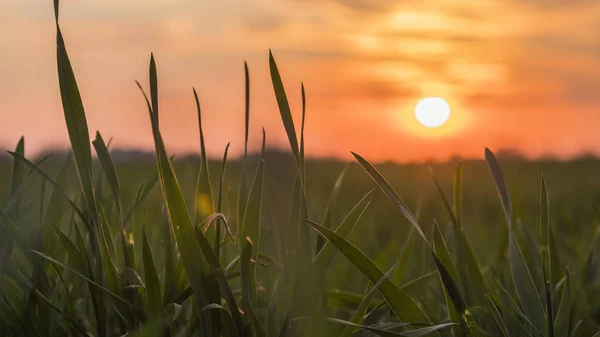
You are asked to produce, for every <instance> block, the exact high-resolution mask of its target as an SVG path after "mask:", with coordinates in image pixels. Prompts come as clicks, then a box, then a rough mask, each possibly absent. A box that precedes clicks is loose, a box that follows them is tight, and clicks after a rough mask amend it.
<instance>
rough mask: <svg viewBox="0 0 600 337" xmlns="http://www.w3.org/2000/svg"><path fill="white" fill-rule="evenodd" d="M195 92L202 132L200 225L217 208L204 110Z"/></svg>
mask: <svg viewBox="0 0 600 337" xmlns="http://www.w3.org/2000/svg"><path fill="white" fill-rule="evenodd" d="M193 91H194V100H195V101H196V110H197V113H198V129H199V130H200V173H199V175H198V185H197V188H196V223H198V222H199V221H200V220H202V219H205V218H206V217H208V216H209V215H211V214H213V213H214V212H215V206H214V201H213V194H212V187H211V185H210V175H209V173H208V159H207V156H206V145H205V143H204V130H203V129H202V110H201V109H200V101H199V99H198V94H197V93H196V89H193Z"/></svg>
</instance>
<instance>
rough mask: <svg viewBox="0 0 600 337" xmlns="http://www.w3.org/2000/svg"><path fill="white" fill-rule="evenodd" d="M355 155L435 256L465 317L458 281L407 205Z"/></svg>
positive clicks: (451, 294) (454, 300) (362, 159)
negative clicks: (436, 251)
mask: <svg viewBox="0 0 600 337" xmlns="http://www.w3.org/2000/svg"><path fill="white" fill-rule="evenodd" d="M353 155H354V157H355V158H356V159H357V160H358V162H359V163H360V164H361V166H362V167H363V168H364V169H365V171H367V173H368V174H369V175H370V176H371V178H373V180H374V181H375V183H376V184H377V185H378V186H379V187H380V188H381V190H382V191H383V192H384V193H385V194H386V196H387V197H388V198H389V199H390V200H391V201H392V203H393V204H394V205H395V206H396V207H397V208H398V209H399V210H400V211H401V212H402V213H403V214H404V216H405V217H406V219H407V220H408V221H409V222H410V223H411V225H412V226H413V228H414V229H415V231H416V232H417V233H418V234H419V236H420V237H421V239H422V240H423V242H424V243H425V245H426V246H427V248H428V249H429V251H430V252H431V255H432V256H433V259H434V262H435V264H436V266H437V267H438V270H439V271H440V276H441V278H442V281H443V283H444V286H445V287H446V290H447V291H448V293H449V296H450V298H451V299H452V302H454V305H455V307H456V310H458V312H459V313H460V314H461V315H465V314H466V313H467V304H466V302H465V300H464V298H463V296H462V294H461V293H460V289H459V288H458V285H457V283H456V281H455V280H454V278H452V276H451V274H450V272H449V271H448V269H447V267H446V266H445V265H444V263H443V262H442V261H441V259H440V258H439V256H438V255H437V254H436V253H435V250H434V249H433V246H432V245H431V244H430V243H429V241H428V240H427V237H426V236H425V233H424V232H423V230H422V229H421V226H420V225H419V223H418V222H417V219H416V218H415V216H414V215H413V214H412V212H411V211H410V210H409V209H408V207H407V206H406V204H404V202H403V201H402V200H401V199H400V197H399V196H398V194H397V193H396V191H394V189H393V188H392V187H391V186H390V184H389V183H388V182H387V181H386V180H385V178H383V176H382V175H381V173H379V171H377V169H375V167H373V165H371V164H370V163H369V162H368V161H366V160H365V159H364V158H363V157H361V156H359V155H358V154H356V153H353Z"/></svg>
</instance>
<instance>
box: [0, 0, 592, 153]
mask: <svg viewBox="0 0 600 337" xmlns="http://www.w3.org/2000/svg"><path fill="white" fill-rule="evenodd" d="M560 3H564V4H560ZM598 18H600V2H598V1H592V0H588V1H586V0H580V1H568V2H562V1H553V0H526V1H517V0H478V1H467V0H418V1H417V0H405V1H392V0H346V1H343V0H319V1H317V0H255V1H245V0H221V1H218V2H217V1H197V0H154V1H150V0H143V1H142V0H130V1H117V0H88V1H85V2H84V1H74V0H63V1H62V2H61V26H62V29H63V34H64V36H65V39H66V42H67V49H68V51H69V54H70V57H71V62H72V64H73V66H74V69H75V73H76V76H77V80H78V82H79V86H80V90H81V92H82V97H83V101H84V105H85V107H86V112H87V115H88V123H89V126H90V135H93V134H94V133H95V131H96V130H99V131H100V132H101V133H102V134H103V136H104V138H110V137H114V142H113V144H114V146H115V147H121V148H139V149H151V148H152V137H151V132H150V123H149V121H148V118H147V112H146V110H145V103H144V101H143V99H142V97H141V96H140V94H139V92H138V89H137V88H136V86H135V83H134V80H136V79H137V80H140V81H141V82H142V83H146V82H147V65H148V59H149V55H150V52H154V54H155V56H156V59H157V62H158V70H159V85H160V99H161V111H162V112H161V113H162V116H161V128H162V132H163V135H164V138H165V139H166V142H167V146H168V149H169V151H170V152H191V151H196V152H197V151H198V148H199V145H198V130H197V124H196V115H195V107H194V100H193V95H192V89H191V88H192V86H195V87H196V89H197V90H198V92H199V95H200V99H201V104H202V107H203V111H204V125H205V134H206V135H205V136H206V140H207V143H208V144H207V145H208V151H209V155H212V156H218V155H220V153H221V152H222V150H223V149H224V147H225V144H226V143H227V142H228V141H231V142H232V153H234V154H239V153H240V151H241V150H242V149H243V114H244V80H243V79H244V71H243V62H244V60H247V61H248V64H249V66H250V72H251V93H252V94H251V115H252V120H251V125H250V127H251V134H250V138H251V143H252V147H253V148H254V149H256V148H257V147H258V145H259V144H258V142H259V140H260V129H261V127H265V129H266V131H267V139H268V144H269V145H270V146H271V147H279V148H284V147H286V146H287V143H286V137H285V134H284V131H283V126H282V124H281V120H280V117H279V115H278V111H277V105H276V101H275V98H274V95H273V89H272V86H271V84H270V80H269V69H268V50H269V48H271V49H272V50H273V53H274V55H275V57H276V59H277V62H278V64H279V68H280V71H281V74H282V77H283V80H284V83H285V84H286V88H287V89H288V96H289V97H290V101H291V104H292V110H293V112H294V114H295V116H297V117H299V115H298V114H299V113H300V82H301V81H304V83H305V86H306V92H307V101H308V108H307V128H306V138H307V153H308V154H309V155H313V156H340V157H343V158H350V156H349V151H351V150H352V151H355V152H358V153H361V154H363V155H364V156H366V157H367V158H368V159H371V160H389V159H391V160H397V161H409V160H411V161H412V160H422V159H427V158H435V159H445V158H448V157H450V156H452V155H457V154H458V155H462V156H476V157H482V153H483V148H484V147H486V146H488V147H491V148H492V149H498V148H505V147H510V148H517V149H519V150H520V151H522V152H523V153H525V154H528V155H531V156H539V155H542V154H553V155H558V156H561V157H569V156H573V155H576V154H577V153H580V152H590V151H591V152H595V153H597V154H600V136H599V135H598V130H600V109H599V108H600V95H599V94H598V92H597V90H600V33H599V32H600V19H598ZM53 19H54V18H53V13H52V2H51V1H33V0H15V1H2V2H0V50H1V52H2V58H1V59H2V62H0V74H2V75H1V76H0V117H1V118H2V121H3V123H2V126H1V127H0V128H1V129H0V130H1V131H2V132H0V147H4V148H12V147H13V146H14V144H16V142H17V141H18V139H19V137H20V136H22V135H25V138H26V142H27V148H28V152H29V153H32V152H35V151H39V150H41V149H43V148H47V147H50V146H62V147H65V146H66V144H67V142H68V137H67V132H66V128H65V123H64V118H63V115H62V110H61V104H60V97H59V90H58V80H57V75H56V64H55V46H54V44H55V32H54V23H53ZM426 96H442V97H444V98H445V99H447V100H448V101H449V103H450V106H451V109H452V113H451V117H450V120H449V122H448V123H447V124H446V125H444V126H442V127H440V128H439V129H434V130H431V129H427V128H425V127H423V126H420V125H419V124H418V123H417V121H416V119H415V118H414V113H413V108H414V105H415V104H416V103H417V102H418V100H419V99H420V98H422V97H426ZM297 120H299V118H298V119H297Z"/></svg>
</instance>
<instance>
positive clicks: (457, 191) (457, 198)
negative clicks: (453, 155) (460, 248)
mask: <svg viewBox="0 0 600 337" xmlns="http://www.w3.org/2000/svg"><path fill="white" fill-rule="evenodd" d="M462 204H463V196H462V165H461V163H458V164H457V165H456V172H455V173H454V215H455V219H456V225H457V227H458V228H460V229H461V230H462V228H463V221H462Z"/></svg>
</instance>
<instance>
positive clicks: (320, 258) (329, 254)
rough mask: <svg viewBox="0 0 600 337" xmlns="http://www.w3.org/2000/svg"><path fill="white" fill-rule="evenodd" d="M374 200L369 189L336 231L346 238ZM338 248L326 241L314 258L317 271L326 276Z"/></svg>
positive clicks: (321, 275)
mask: <svg viewBox="0 0 600 337" xmlns="http://www.w3.org/2000/svg"><path fill="white" fill-rule="evenodd" d="M372 200H373V190H371V191H369V192H368V193H367V194H366V195H365V196H364V197H363V198H362V199H360V200H359V201H358V202H357V203H356V205H355V206H354V207H353V208H352V209H351V210H350V212H348V215H346V217H345V218H344V220H342V222H341V223H340V224H339V225H338V227H337V228H336V230H335V233H336V234H337V235H339V236H340V237H342V238H346V237H347V236H348V235H349V234H350V232H351V231H352V229H353V228H354V226H356V224H357V223H358V221H359V220H360V218H361V217H362V215H363V214H364V212H365V211H366V210H367V208H368V207H369V205H370V203H371V201H372ZM336 250H337V248H336V247H335V245H333V244H332V243H330V242H325V244H324V245H323V248H322V249H321V250H320V251H319V254H317V256H315V258H314V259H313V265H314V266H315V269H314V270H315V273H316V274H317V275H320V277H324V275H325V273H326V271H327V269H328V268H329V265H330V264H331V261H332V260H333V257H334V256H335V253H336Z"/></svg>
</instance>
